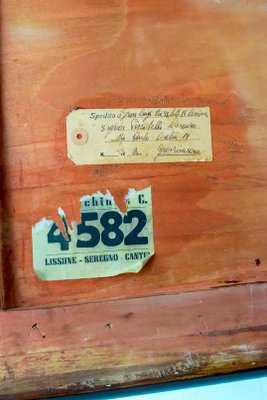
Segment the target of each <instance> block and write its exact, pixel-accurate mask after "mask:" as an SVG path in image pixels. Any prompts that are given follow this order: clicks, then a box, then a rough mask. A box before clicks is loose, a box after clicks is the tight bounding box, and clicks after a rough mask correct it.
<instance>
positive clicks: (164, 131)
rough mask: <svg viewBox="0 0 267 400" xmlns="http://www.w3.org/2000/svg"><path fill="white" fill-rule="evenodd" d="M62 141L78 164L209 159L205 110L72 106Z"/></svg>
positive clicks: (209, 142)
mask: <svg viewBox="0 0 267 400" xmlns="http://www.w3.org/2000/svg"><path fill="white" fill-rule="evenodd" d="M67 144H68V157H69V158H70V159H71V160H72V161H73V162H74V163H75V164H79V165H85V164H122V163H148V162H149V163H154V162H185V161H186V162H189V161H211V160H212V147H211V127H210V109H209V107H198V108H128V109H109V110H107V109H104V110H102V109H101V110H100V109H78V110H73V111H72V112H71V113H70V114H69V115H68V117H67Z"/></svg>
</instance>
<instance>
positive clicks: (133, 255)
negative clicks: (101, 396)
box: [32, 187, 154, 280]
mask: <svg viewBox="0 0 267 400" xmlns="http://www.w3.org/2000/svg"><path fill="white" fill-rule="evenodd" d="M125 201H126V207H127V208H126V213H125V214H124V213H122V212H121V211H120V210H119V208H118V206H117V205H116V203H115V201H114V198H113V196H112V195H111V194H110V193H109V192H107V193H106V194H102V193H101V192H98V193H95V194H93V195H87V196H84V197H82V198H81V199H80V202H81V221H80V223H76V222H72V224H71V225H72V227H69V226H68V223H67V218H66V215H65V213H64V211H63V210H62V209H61V208H59V209H58V212H59V215H60V217H61V221H62V228H61V229H60V228H59V226H58V225H57V224H56V223H55V222H54V221H52V220H47V219H46V218H43V219H42V220H41V221H39V222H38V223H37V224H36V225H35V226H33V228H32V240H33V265H34V271H35V273H36V274H37V276H38V277H39V278H40V279H42V280H64V279H80V278H96V277H105V276H114V275H118V274H122V273H127V272H135V273H136V272H139V271H140V270H141V269H142V267H143V266H144V265H145V264H146V262H147V261H148V260H149V259H150V258H151V257H152V256H153V254H154V241H153V222H152V200H151V188H150V187H148V188H145V189H143V190H140V191H136V190H135V189H129V192H128V194H127V196H126V198H125Z"/></svg>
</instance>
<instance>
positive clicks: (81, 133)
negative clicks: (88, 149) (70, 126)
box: [71, 128, 89, 145]
mask: <svg viewBox="0 0 267 400" xmlns="http://www.w3.org/2000/svg"><path fill="white" fill-rule="evenodd" d="M71 136H72V140H73V142H74V143H75V144H78V145H82V144H85V143H87V141H88V138H89V137H88V136H89V135H88V132H87V131H86V130H85V129H81V128H78V129H75V130H74V131H73V132H72V134H71Z"/></svg>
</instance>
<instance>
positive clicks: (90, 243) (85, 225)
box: [47, 210, 148, 250]
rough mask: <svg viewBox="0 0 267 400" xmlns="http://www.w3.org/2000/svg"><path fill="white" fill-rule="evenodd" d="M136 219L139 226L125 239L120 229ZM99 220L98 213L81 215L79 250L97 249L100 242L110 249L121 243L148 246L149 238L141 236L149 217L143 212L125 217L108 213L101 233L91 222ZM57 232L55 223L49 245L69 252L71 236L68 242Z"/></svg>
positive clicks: (49, 235) (78, 231)
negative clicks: (57, 246) (54, 245)
mask: <svg viewBox="0 0 267 400" xmlns="http://www.w3.org/2000/svg"><path fill="white" fill-rule="evenodd" d="M134 219H137V224H136V225H135V227H134V228H132V230H131V231H130V232H129V233H127V235H126V236H125V237H124V232H123V231H122V230H121V229H120V226H121V225H122V224H131V223H132V221H133V220H134ZM97 220H98V213H97V212H86V213H82V214H81V224H78V225H77V236H78V240H77V242H76V247H77V248H90V247H95V246H97V245H98V243H99V242H100V240H101V242H102V243H103V244H104V245H105V246H108V247H113V246H118V245H120V244H121V243H124V244H125V245H126V246H133V245H144V244H148V237H147V236H139V234H140V233H141V231H142V229H143V228H144V227H145V226H146V223H147V217H146V214H145V213H144V212H143V211H140V210H130V211H128V212H127V214H125V215H124V217H122V216H121V214H120V213H118V212H117V211H107V212H105V213H104V214H103V215H102V216H101V218H100V224H101V225H102V227H103V230H102V231H101V232H100V231H99V229H98V228H97V227H96V226H94V225H90V222H91V221H97ZM63 223H64V225H65V227H66V230H67V224H66V221H63ZM57 231H58V226H57V225H56V224H55V223H54V224H53V225H52V227H51V229H50V231H49V232H48V234H47V241H48V243H59V244H60V249H61V250H69V242H70V241H71V237H70V235H69V234H68V237H69V240H67V239H66V238H65V236H64V235H63V233H62V232H59V233H58V234H56V232H57Z"/></svg>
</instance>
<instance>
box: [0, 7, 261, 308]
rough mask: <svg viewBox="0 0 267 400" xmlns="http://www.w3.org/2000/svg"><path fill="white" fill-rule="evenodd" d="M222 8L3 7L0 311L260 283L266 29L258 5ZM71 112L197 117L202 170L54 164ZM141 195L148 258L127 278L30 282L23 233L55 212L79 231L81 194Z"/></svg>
mask: <svg viewBox="0 0 267 400" xmlns="http://www.w3.org/2000/svg"><path fill="white" fill-rule="evenodd" d="M233 4H234V3H233V2H227V1H222V2H221V3H216V2H214V1H205V2H195V1H194V2H193V1H189V0H183V1H180V2H177V1H173V0H171V1H168V3H167V4H165V3H162V2H161V1H158V0H157V1H146V2H143V1H134V2H133V1H129V2H128V3H126V2H125V1H124V0H123V1H122V0H116V1H113V2H112V6H110V3H109V2H108V1H103V2H101V3H100V4H99V2H97V1H93V0H90V1H89V2H88V1H82V0H80V1H76V0H75V1H74V0H73V1H72V0H68V1H64V2H62V0H57V1H55V2H53V7H51V3H50V2H49V1H43V2H42V5H40V4H39V3H38V2H35V1H33V0H23V1H21V0H19V1H14V0H6V1H3V2H2V20H3V46H2V53H3V74H4V79H3V111H4V116H5V126H6V128H5V154H6V168H7V183H6V191H5V196H6V203H7V204H8V210H7V220H8V221H9V225H10V226H9V230H10V232H9V234H7V235H6V241H5V249H6V257H7V260H6V264H7V265H8V267H7V268H6V269H5V272H6V276H7V300H6V303H7V305H8V306H9V307H32V306H44V305H45V304H47V305H58V304H71V303H73V302H75V303H83V302H85V301H95V300H108V299H117V298H123V297H125V296H126V297H128V296H145V295H151V294H153V293H154V294H160V293H172V292H176V291H190V290H199V289H207V288H210V287H220V286H224V285H226V284H231V283H233V282H235V283H245V282H247V283H248V282H257V281H265V280H266V276H267V273H266V260H267V247H266V242H267V231H266V229H265V226H266V223H267V211H266V210H267V208H266V200H265V199H266V172H267V171H266V168H267V167H266V127H265V125H266V124H265V121H266V93H265V90H264V88H265V87H266V85H265V83H266V77H265V67H264V65H265V61H266V59H267V45H266V41H265V36H266V30H267V28H266V27H267V24H266V18H267V17H266V13H264V12H262V10H263V7H264V3H261V2H258V3H257V4H256V3H255V2H252V1H251V2H246V3H244V2H240V1H239V2H238V4H239V6H238V7H237V5H236V4H237V3H235V6H233ZM62 10H64V11H62ZM57 15H58V17H56V16H57ZM259 60H261V61H260V62H259ZM74 106H81V107H93V108H98V107H100V108H112V107H117V108H118V107H145V106H147V107H159V106H163V107H166V106H167V107H172V106H175V107H177V106H189V107H190V106H192V107H193V106H209V107H210V108H211V114H212V140H213V155H214V161H213V162H212V163H176V164H175V163H173V164H158V165H157V166H156V167H155V166H154V165H153V164H144V165H142V168H141V167H140V166H138V165H137V166H136V165H115V166H109V165H103V166H93V165H92V166H83V167H77V166H75V165H74V164H73V163H72V162H71V161H70V160H69V159H68V158H67V152H66V128H65V117H66V115H67V114H68V113H69V111H70V109H71V108H72V107H74ZM148 184H150V185H151V186H152V190H153V213H154V231H155V248H156V255H155V257H153V259H152V260H151V261H150V262H149V264H148V265H147V266H146V267H145V268H144V270H143V271H142V272H141V273H140V274H137V275H129V274H128V275H122V276H118V277H115V278H114V277H113V278H111V279H110V278H105V279H103V278H101V279H95V280H77V281H73V282H72V284H71V287H70V286H69V284H68V283H67V284H65V283H64V282H41V281H39V279H38V278H37V277H36V276H35V274H34V272H33V268H32V244H31V226H32V225H33V224H35V223H36V222H38V221H39V220H40V219H41V218H42V217H50V218H54V219H55V218H57V216H56V210H57V208H58V207H62V208H63V209H64V210H65V211H66V212H67V217H68V219H69V220H76V221H78V220H79V218H80V216H79V198H80V197H81V196H82V195H85V194H87V193H93V192H95V191H97V190H106V189H109V190H110V191H111V192H112V193H114V194H115V198H116V200H117V202H119V203H120V204H121V203H122V197H123V195H125V194H126V193H127V191H128V188H129V187H136V188H142V187H144V186H145V185H148ZM257 259H259V260H260V265H258V266H256V262H255V260H257ZM125 286H127V291H125V290H124V287H125Z"/></svg>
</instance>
